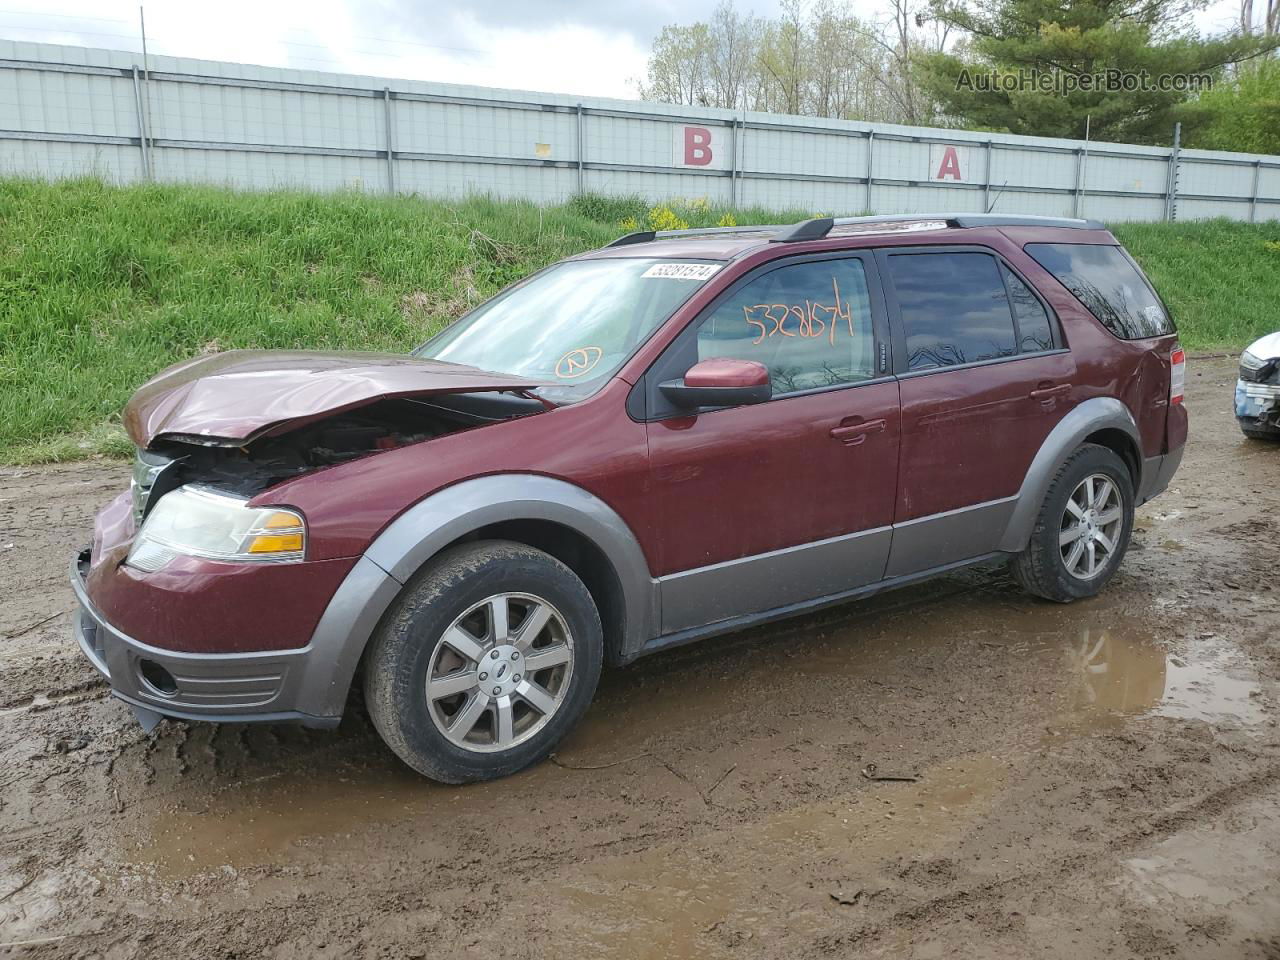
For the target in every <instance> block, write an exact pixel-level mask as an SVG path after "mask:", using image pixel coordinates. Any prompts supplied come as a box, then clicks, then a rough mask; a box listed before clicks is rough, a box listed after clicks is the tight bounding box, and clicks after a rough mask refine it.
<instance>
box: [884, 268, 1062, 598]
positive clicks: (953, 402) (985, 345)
mask: <svg viewBox="0 0 1280 960" xmlns="http://www.w3.org/2000/svg"><path fill="white" fill-rule="evenodd" d="M877 258H878V260H879V262H880V264H881V274H882V275H883V277H884V283H885V297H886V300H887V301H888V304H889V311H890V315H891V322H892V326H893V337H894V355H895V359H896V368H897V373H898V378H899V383H900V385H901V391H902V449H901V455H900V468H899V469H900V474H901V482H900V483H899V485H898V504H897V508H896V510H895V512H894V524H895V527H894V542H893V551H892V555H891V557H890V559H889V565H888V570H887V574H886V575H887V576H890V577H896V576H903V575H905V574H910V573H915V572H917V571H920V570H927V569H930V568H933V567H938V566H942V565H944V564H947V563H951V562H955V561H959V560H965V559H968V558H971V557H975V556H980V555H982V554H984V553H988V552H991V551H993V550H995V549H996V547H997V544H998V543H999V541H1000V538H1001V535H1002V534H1003V532H1004V528H1005V526H1006V524H1007V522H1008V520H1009V517H1010V516H1011V515H1012V513H1013V509H1014V506H1015V505H1016V502H1017V494H1018V491H1019V489H1020V488H1021V486H1022V481H1023V478H1024V477H1025V476H1026V472H1027V469H1028V467H1030V465H1031V461H1032V459H1033V458H1034V457H1035V455H1036V453H1037V451H1038V450H1039V449H1040V445H1041V444H1042V443H1043V442H1044V440H1045V438H1046V437H1047V436H1048V435H1049V431H1051V430H1052V429H1053V428H1054V427H1055V426H1056V425H1057V423H1058V421H1059V420H1061V419H1062V417H1063V416H1065V415H1066V413H1067V411H1068V410H1070V409H1071V407H1072V406H1073V405H1074V404H1075V402H1076V400H1075V396H1074V394H1075V387H1074V380H1075V375H1076V368H1075V362H1074V360H1073V359H1072V356H1071V353H1070V351H1069V350H1067V349H1066V344H1065V343H1064V342H1063V339H1062V332H1061V328H1060V327H1059V325H1058V323H1057V318H1056V317H1055V316H1054V314H1053V311H1052V310H1051V309H1050V307H1049V306H1048V304H1046V303H1045V302H1044V301H1043V300H1042V299H1041V298H1040V297H1039V295H1038V294H1036V293H1035V292H1034V290H1033V289H1032V287H1031V286H1030V284H1028V283H1027V282H1026V281H1024V280H1023V279H1022V278H1021V276H1019V275H1018V273H1017V272H1016V271H1015V270H1014V269H1013V268H1012V267H1011V266H1010V264H1009V263H1008V262H1007V261H1006V260H1005V259H1003V258H1002V257H1000V256H998V255H997V254H996V253H995V252H994V251H992V250H990V249H987V248H981V247H977V248H975V247H945V248H944V247H933V248H927V247H926V248H919V247H911V248H900V249H895V250H880V251H878V252H877Z"/></svg>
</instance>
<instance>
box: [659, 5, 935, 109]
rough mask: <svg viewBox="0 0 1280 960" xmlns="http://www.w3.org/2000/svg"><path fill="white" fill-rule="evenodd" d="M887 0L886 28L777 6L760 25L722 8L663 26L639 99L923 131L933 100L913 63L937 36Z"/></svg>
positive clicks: (831, 9) (831, 8)
mask: <svg viewBox="0 0 1280 960" xmlns="http://www.w3.org/2000/svg"><path fill="white" fill-rule="evenodd" d="M925 2H927V0H891V4H890V6H891V9H892V11H893V14H892V22H884V23H873V22H868V21H864V20H861V19H859V18H858V17H856V16H854V15H853V14H852V13H850V12H849V9H848V7H847V6H844V5H843V2H842V0H783V2H782V11H781V15H780V16H779V17H777V18H775V19H771V20H766V19H759V18H756V17H753V16H744V15H742V14H739V13H738V11H737V9H736V8H735V7H734V6H733V4H732V2H731V0H722V2H721V3H720V5H719V6H718V7H717V8H716V10H715V12H714V13H713V15H712V16H711V19H710V21H709V22H707V23H695V24H692V25H689V26H674V25H673V26H668V27H665V28H663V30H662V32H661V33H660V34H659V36H658V38H657V40H656V41H655V43H654V47H653V52H652V54H651V56H650V58H649V68H648V77H647V79H646V81H645V82H643V83H642V84H640V95H641V96H642V97H646V98H650V99H655V100H662V101H666V102H669V103H690V104H700V105H703V106H714V107H729V108H742V107H745V108H747V109H752V110H763V111H768V112H773V113H790V114H798V115H800V116H817V117H835V118H839V119H846V120H880V121H887V122H898V123H923V122H928V121H929V120H931V119H933V117H934V113H935V109H934V104H933V102H932V100H931V99H930V98H929V97H928V96H927V95H926V94H925V93H924V92H923V91H922V90H921V89H920V87H919V84H918V82H917V71H916V70H915V68H914V66H913V64H912V58H913V57H914V55H915V54H916V52H917V51H919V50H927V49H940V48H941V46H942V42H943V40H944V39H945V29H943V30H941V31H935V32H934V34H933V35H932V36H931V35H930V34H929V33H928V32H925V31H921V30H920V29H919V24H920V23H921V22H922V21H921V18H920V17H919V10H918V9H917V7H916V6H915V5H918V4H923V3H925Z"/></svg>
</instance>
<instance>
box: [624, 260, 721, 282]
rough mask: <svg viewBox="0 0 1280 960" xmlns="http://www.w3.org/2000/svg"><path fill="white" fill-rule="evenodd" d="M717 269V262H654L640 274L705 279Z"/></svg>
mask: <svg viewBox="0 0 1280 960" xmlns="http://www.w3.org/2000/svg"><path fill="white" fill-rule="evenodd" d="M719 269H720V265H719V264H718V263H655V264H654V265H653V266H652V267H650V268H649V269H648V270H646V271H645V272H644V273H642V274H640V276H642V277H659V278H661V279H663V280H706V279H708V278H710V277H712V276H713V275H714V274H715V272H716V271H717V270H719Z"/></svg>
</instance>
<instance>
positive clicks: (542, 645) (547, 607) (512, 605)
mask: <svg viewBox="0 0 1280 960" xmlns="http://www.w3.org/2000/svg"><path fill="white" fill-rule="evenodd" d="M572 676H573V639H572V637H571V636H570V633H569V627H568V624H567V623H566V621H565V618H564V616H563V615H562V614H561V613H560V611H559V610H557V609H556V608H555V606H554V605H553V604H551V603H549V602H548V601H546V600H544V599H542V598H540V597H536V596H533V595H531V594H525V593H501V594H496V595H494V596H491V597H487V598H486V599H484V600H482V601H480V602H479V603H477V604H475V605H474V606H472V607H471V608H469V609H468V610H467V611H466V612H465V613H463V614H462V615H461V616H460V617H458V618H457V619H456V620H454V622H453V623H452V624H451V625H450V626H449V628H448V629H447V630H445V632H444V634H443V636H441V638H440V639H439V641H437V643H436V648H435V650H434V651H433V652H432V655H431V666H430V669H429V670H428V671H427V682H426V695H427V705H428V709H429V712H430V714H431V720H432V722H433V723H434V724H435V725H436V729H438V730H439V731H440V733H442V734H443V735H444V736H445V737H446V738H447V739H448V740H449V741H450V742H451V743H453V744H455V745H456V746H459V747H461V748H463V749H464V750H472V751H475V752H477V753H494V752H496V751H500V750H508V749H510V748H511V747H514V746H516V745H518V744H520V743H523V742H525V741H526V740H528V739H529V738H530V737H533V736H534V735H535V734H537V733H538V731H540V730H541V729H542V728H543V727H545V726H546V725H547V723H548V722H550V720H551V718H552V717H553V716H555V714H556V711H557V710H559V709H560V706H561V705H562V704H563V703H564V700H565V698H566V696H567V695H568V692H569V680H570V678H571V677H572Z"/></svg>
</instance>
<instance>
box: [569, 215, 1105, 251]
mask: <svg viewBox="0 0 1280 960" xmlns="http://www.w3.org/2000/svg"><path fill="white" fill-rule="evenodd" d="M979 227H994V228H999V227H1041V228H1050V229H1053V230H1062V229H1067V230H1082V231H1085V230H1106V229H1107V228H1106V226H1105V225H1103V224H1102V223H1100V222H1098V221H1097V220H1079V219H1075V218H1070V217H1033V216H1017V215H1007V214H982V213H960V214H956V213H942V214H898V215H892V216H871V217H818V218H815V219H813V220H802V221H800V222H799V223H795V224H791V225H790V226H777V225H775V226H744V227H706V228H694V229H691V230H660V231H653V230H641V231H637V232H635V233H628V234H626V235H625V236H622V237H619V238H618V239H617V240H614V241H613V242H612V243H610V244H608V245H607V246H605V247H602V248H600V249H599V250H592V251H590V252H588V253H584V254H580V256H579V258H581V259H595V258H603V257H635V256H650V257H687V258H690V259H696V260H733V259H735V258H737V257H739V256H741V255H742V254H744V253H746V252H748V251H750V250H755V249H758V248H759V247H760V246H761V245H763V244H768V243H801V242H805V241H815V240H834V239H838V238H842V237H847V238H848V239H849V240H850V241H854V242H856V241H860V240H863V239H864V238H865V240H866V242H868V243H870V242H874V241H875V240H877V239H882V238H884V237H885V236H901V235H902V234H904V233H913V234H914V233H921V234H929V235H930V239H933V238H936V237H938V236H939V235H942V236H946V237H947V238H948V239H954V237H955V234H956V233H957V232H958V231H963V230H968V229H972V228H979ZM857 245H859V246H861V245H862V244H860V243H859V244H857Z"/></svg>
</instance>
